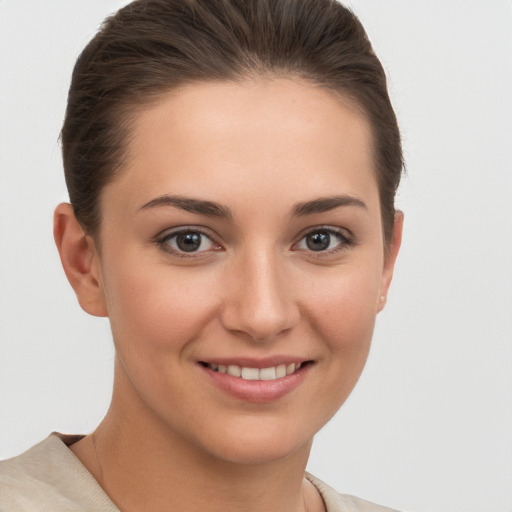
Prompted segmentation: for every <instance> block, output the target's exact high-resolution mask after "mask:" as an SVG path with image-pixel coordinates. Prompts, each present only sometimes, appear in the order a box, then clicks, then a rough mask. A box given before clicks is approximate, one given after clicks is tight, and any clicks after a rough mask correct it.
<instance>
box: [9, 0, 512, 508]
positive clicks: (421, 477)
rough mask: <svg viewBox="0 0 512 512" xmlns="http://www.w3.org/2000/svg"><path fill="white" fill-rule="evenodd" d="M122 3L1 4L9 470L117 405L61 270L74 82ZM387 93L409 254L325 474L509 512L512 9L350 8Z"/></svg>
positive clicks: (324, 443)
mask: <svg viewBox="0 0 512 512" xmlns="http://www.w3.org/2000/svg"><path fill="white" fill-rule="evenodd" d="M124 3H125V2H122V1H120V0H87V1H78V0H47V1H42V0H0V337H1V338H0V340H1V344H0V458H6V457H9V456H12V455H15V454H18V453H20V452H21V451H23V450H25V449H26V448H28V447H29V446H31V445H32V444H34V443H36V442H37V441H39V440H41V439H43V438H44V437H46V436H47V435H48V434H49V433H50V432H51V431H53V430H59V431H62V432H74V433H79V432H88V431H90V430H91V429H93V428H94V426H95V425H96V424H97V422H98V421H99V420H100V419H101V417H102V415H103V414H104V412H105V411H106V408H107V406H108V402H109V398H110V391H111V379H112V362H113V352H112V343H111V340H110V333H109V328H108V324H107V323H106V321H105V320H103V319H96V318H91V317H88V316H87V315H86V314H85V313H83V312H82V311H81V310H80V308H79V307H78V304H77V302H76V300H75V297H74V295H73V293H72V291H71V288H70V287H69V285H68V284H67V282H66V280H65V277H64V273H63V272H62V270H61V268H60V263H59V261H58V256H57V252H56V250H55V249H54V247H53V240H52V235H51V231H52V211H53V208H54V206H55V205H56V204H57V203H58V202H59V201H61V200H65V199H66V191H65V187H64V180H63V174H62V165H61V159H60V147H59V144H58V140H57V139H58V134H59V129H60V126H61V123H62V119H63V113H64V108H65V100H66V93H67V88H68V84H69V78H70V75H71V70H72V66H73V64H74V61H75V59H76V57H77V56H78V53H79V52H80V50H81V49H82V48H83V46H84V45H85V44H86V42H87V41H88V40H89V39H90V38H91V37H92V36H93V34H94V33H95V31H96V29H97V27H98V25H99V23H100V21H101V20H102V19H103V18H104V17H105V16H106V15H107V14H109V13H110V12H112V11H115V10H116V9H117V8H118V7H119V6H121V4H124ZM350 5H352V6H353V8H354V10H355V12H356V13H357V14H358V15H359V16H360V18H361V20H362V21H363V24H364V25H365V27H366V29H367V31H368V33H369V35H370V38H371V40H372V41H373V43H374V46H375V48H376V51H377V54H378V55H379V56H380V58H381V60H382V61H383V63H384V66H385V68H386V69H387V71H388V74H389V77H390V89H391V94H392V99H393V102H394V105H395V108H396V111H397V115H398V118H399V122H400V125H401V128H402V132H403V139H404V148H405V154H406V159H407V166H408V176H407V178H406V179H405V180H404V183H403V186H402V189H401V192H400V194H399V197H398V205H399V207H401V208H402V209H403V210H404V211H405V214H406V226H405V235H404V236H405V238H404V244H403V248H402V252H401V255H400V258H399V262H398V268H397V273H396V277H395V281H394V284H393V287H392V290H391V294H390V297H389V302H388V306H387V308H386V310H385V311H384V313H383V314H382V315H380V317H379V318H378V322H377V329H376V334H375V338H374V346H373V348H372V353H371V355H370V359H369V362H368V365H367V368H366V370H365V372H364V374H363V376H362V378H361V380H360V382H359V384H358V386H357V388H356V390H355V391H354V393H353V395H352V396H351V397H350V398H349V400H348V401H347V403H346V404H345V406H344V407H343V408H342V410H341V412H340V413H339V414H338V415H337V417H336V418H335V419H334V420H333V421H331V423H330V424H329V425H328V426H327V427H326V428H325V429H324V430H323V431H322V432H321V433H320V434H319V435H318V438H317V441H316V445H315V446H314V449H313V455H312V457H311V462H310V467H309V469H310V471H312V472H313V473H315V474H316V475H317V476H319V477H321V478H322V479H324V480H326V481H327V482H328V483H330V484H331V485H333V486H334V487H336V488H337V489H338V490H340V491H342V492H346V493H352V494H356V495H360V496H362V497H365V498H367V499H370V500H373V501H376V502H379V503H383V504H387V505H389V506H393V507H396V508H399V509H402V510H409V511H411V512H435V511H450V512H512V371H511V369H512V206H511V197H512V1H510V0H479V1H476V0H460V1H455V0H449V1H441V0H437V1H436V0H430V1H419V0H401V1H398V0H353V1H352V2H350Z"/></svg>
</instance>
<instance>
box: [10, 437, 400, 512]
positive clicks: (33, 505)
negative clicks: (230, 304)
mask: <svg viewBox="0 0 512 512" xmlns="http://www.w3.org/2000/svg"><path fill="white" fill-rule="evenodd" d="M81 437H83V436H68V435H63V434H58V433H56V432H54V433H53V434H51V435H50V436H49V437H48V438H46V439H45V440H44V441H42V442H40V443H39V444H36V445H35V446H33V447H32V448H30V449H29V450H28V451H26V452H25V453H23V454H21V455H18V456H17V457H13V458H12V459H8V460H4V461H0V512H36V511H37V512H120V511H119V509H118V508H117V507H116V506H115V505H114V504H113V503H112V501H111V500H110V498H109V497H108V496H107V495H106V494H105V492H104V491H103V489H102V488H101V487H100V486H99V484H98V482H97V481H96V480H95V479H94V477H93V476H92V475H91V473H89V471H87V469H86V468H85V466H83V465H82V463H81V462H80V461H79V460H78V458H77V457H75V455H74V454H73V452H72V451H71V450H70V449H69V448H68V446H69V445H71V444H73V443H74V442H76V441H78V440H79V439H80V438H81ZM306 477H307V479H308V480H309V481H310V482H311V483H312V484H313V485H314V486H315V487H316V488H317V489H318V492H319V493H320V494H321V496H322V498H323V500H324V503H325V506H326V509H327V512H393V511H392V509H389V508H385V507H381V506H379V505H375V504H373V503H370V502H368V501H364V500H361V499H359V498H355V497H354V496H347V495H343V494H338V493H337V492H336V491H334V490H333V489H331V488H330V487H329V486H328V485H326V484H324V483H323V482H321V481H320V480H318V479H317V478H315V477H313V476H312V475H309V474H306ZM395 512H396V511H395Z"/></svg>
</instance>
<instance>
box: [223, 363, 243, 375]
mask: <svg viewBox="0 0 512 512" xmlns="http://www.w3.org/2000/svg"><path fill="white" fill-rule="evenodd" d="M227 373H229V375H233V377H240V376H241V375H242V370H241V369H240V366H237V365H236V364H230V365H229V366H228V371H227Z"/></svg>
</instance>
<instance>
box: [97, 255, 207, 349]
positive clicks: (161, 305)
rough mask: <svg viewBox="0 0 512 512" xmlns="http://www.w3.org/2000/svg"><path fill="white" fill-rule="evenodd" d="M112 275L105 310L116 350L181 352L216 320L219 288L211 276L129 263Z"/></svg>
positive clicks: (117, 267) (107, 288)
mask: <svg viewBox="0 0 512 512" xmlns="http://www.w3.org/2000/svg"><path fill="white" fill-rule="evenodd" d="M144 268H147V269H149V270H144ZM108 275H109V280H108V282H107V283H106V290H107V293H106V296H107V307H108V312H109V318H110V323H111V326H112V332H113V335H114V340H115V342H116V346H118V347H121V346H124V347H125V348H126V345H131V346H134V347H136V346H141V347H143V348H144V353H147V352H151V350H152V349H154V350H158V349H159V348H164V347H170V346H171V347H173V348H176V349H178V350H179V349H181V348H182V347H184V346H185V345H186V342H187V340H190V339H193V338H194V336H195V334H196V333H198V332H199V331H200V330H201V328H202V327H203V326H204V325H205V323H207V322H208V320H209V319H210V317H211V315H212V314H214V311H215V305H214V302H215V298H214V297H213V295H212V293H211V291H212V290H214V289H215V288H214V286H213V283H210V281H211V280H212V279H211V278H209V276H208V275H199V273H195V274H194V273H193V272H192V273H190V272H186V271H183V269H180V268H171V267H166V266H165V265H162V266H161V267H158V266H155V265H152V266H149V265H148V266H147V267H144V266H142V265H139V266H136V265H132V264H130V263H129V262H126V263H125V264H123V262H117V265H116V267H115V270H113V271H110V272H109V274H108Z"/></svg>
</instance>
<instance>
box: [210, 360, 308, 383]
mask: <svg viewBox="0 0 512 512" xmlns="http://www.w3.org/2000/svg"><path fill="white" fill-rule="evenodd" d="M203 364H204V365H205V366H206V367H207V368H210V369H211V370H213V371H215V372H219V373H224V374H227V375H231V376H232V377H240V378H241V379H244V380H276V379H281V378H283V377H286V376H288V375H292V374H293V373H295V372H296V371H297V370H298V369H299V368H301V367H302V365H303V364H304V363H290V364H288V365H286V364H279V365H277V366H269V367H268V368H251V367H247V366H238V365H236V364H230V365H222V364H213V363H203Z"/></svg>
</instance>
